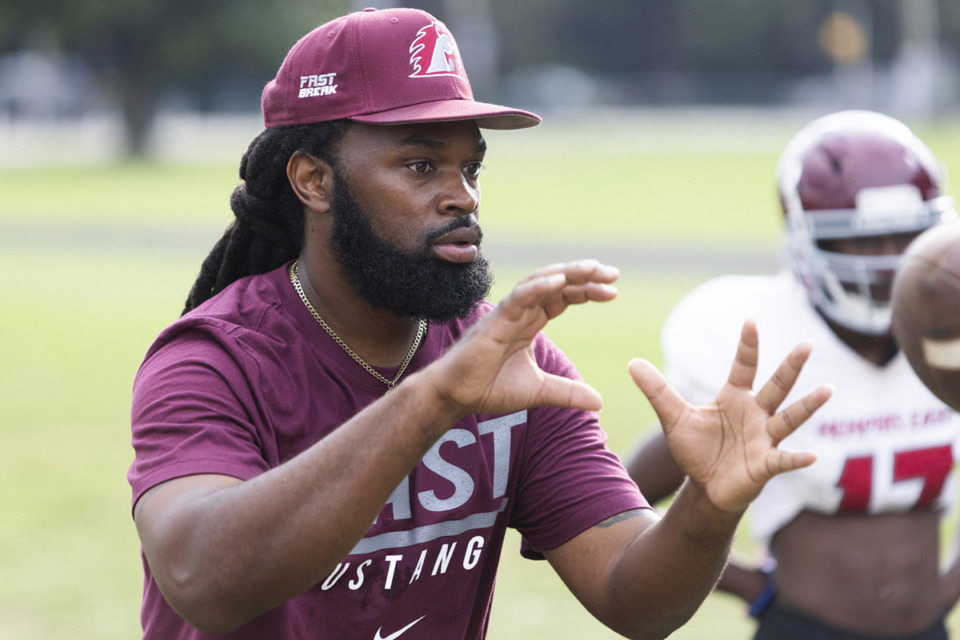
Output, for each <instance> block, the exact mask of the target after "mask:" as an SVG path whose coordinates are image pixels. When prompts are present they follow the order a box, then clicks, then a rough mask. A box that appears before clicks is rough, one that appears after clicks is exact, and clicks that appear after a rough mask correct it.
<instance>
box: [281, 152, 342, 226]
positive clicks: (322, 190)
mask: <svg viewBox="0 0 960 640" xmlns="http://www.w3.org/2000/svg"><path fill="white" fill-rule="evenodd" d="M287 179H288V180H289V181H290V186H292V187H293V192H294V193H295V194H297V197H298V198H299V199H300V202H302V203H303V204H304V205H306V206H308V207H310V208H311V209H313V210H314V211H319V212H321V213H326V212H327V211H329V210H330V204H331V202H332V201H333V167H331V166H330V165H329V164H327V163H326V162H324V161H323V160H321V159H320V158H317V157H315V156H312V155H310V154H309V153H304V152H303V151H297V152H296V153H294V154H293V155H292V156H290V160H289V161H288V162H287Z"/></svg>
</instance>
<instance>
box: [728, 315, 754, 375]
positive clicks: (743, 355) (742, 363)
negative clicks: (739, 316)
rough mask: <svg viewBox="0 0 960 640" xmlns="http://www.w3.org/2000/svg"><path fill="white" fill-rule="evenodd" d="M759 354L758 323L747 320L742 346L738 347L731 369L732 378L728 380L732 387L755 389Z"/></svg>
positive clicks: (742, 336) (741, 336)
mask: <svg viewBox="0 0 960 640" xmlns="http://www.w3.org/2000/svg"><path fill="white" fill-rule="evenodd" d="M758 353H759V340H758V338H757V323H756V322H754V321H753V320H747V321H746V322H744V323H743V329H741V330H740V344H738V345H737V355H736V356H734V359H733V365H732V366H731V367H730V377H729V378H727V381H728V382H729V383H730V384H731V385H733V386H734V387H738V388H740V389H752V388H753V381H754V378H756V376H757V357H758V356H757V354H758Z"/></svg>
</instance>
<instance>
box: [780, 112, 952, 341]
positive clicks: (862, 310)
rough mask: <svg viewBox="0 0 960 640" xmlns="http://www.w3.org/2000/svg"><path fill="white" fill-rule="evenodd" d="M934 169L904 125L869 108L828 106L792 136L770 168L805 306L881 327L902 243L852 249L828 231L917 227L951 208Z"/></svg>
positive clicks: (869, 329) (864, 328) (851, 323)
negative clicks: (892, 249)
mask: <svg viewBox="0 0 960 640" xmlns="http://www.w3.org/2000/svg"><path fill="white" fill-rule="evenodd" d="M943 175H944V172H943V169H942V168H941V166H940V164H939V163H938V162H937V160H936V158H934V156H933V153H931V151H930V150H929V149H928V148H927V146H926V145H925V144H923V142H921V141H920V140H919V139H918V138H917V137H916V136H915V135H914V134H913V133H912V132H911V131H910V129H909V128H908V127H907V126H906V125H904V124H903V123H901V122H900V121H898V120H895V119H894V118H891V117H889V116H886V115H883V114H880V113H876V112H873V111H859V110H857V111H841V112H837V113H833V114H831V115H828V116H824V117H822V118H819V119H817V120H814V121H813V122H811V123H810V124H808V125H807V126H805V127H804V128H803V129H801V130H800V131H799V132H798V133H797V134H796V135H795V136H794V137H793V139H792V140H791V141H790V142H789V143H788V144H787V146H786V147H785V148H784V150H783V153H782V154H781V156H780V159H779V161H778V162H777V169H776V176H777V186H778V189H779V192H780V203H781V205H782V207H783V213H784V216H785V233H784V241H785V242H784V244H785V247H784V249H785V257H786V261H787V263H788V264H789V266H790V268H791V269H792V271H793V272H794V274H795V275H796V276H797V278H798V279H799V280H800V282H801V283H803V285H804V287H805V289H806V291H807V295H808V297H809V298H810V302H811V303H812V304H813V305H814V307H816V308H817V309H819V310H820V311H821V313H823V314H824V315H825V316H826V317H827V318H829V319H830V320H832V321H833V322H836V323H837V324H839V325H841V326H844V327H846V328H848V329H851V330H854V331H857V332H859V333H863V334H867V335H888V334H890V331H891V318H892V309H891V304H890V288H891V284H892V281H893V273H894V270H895V269H896V266H897V264H898V262H899V261H900V257H901V255H902V250H901V253H895V254H892V255H891V254H882V255H880V254H878V255H861V253H863V252H861V251H857V252H855V253H854V252H852V251H849V250H847V249H844V250H838V248H837V246H836V245H838V244H844V243H843V242H837V241H841V240H851V239H859V238H874V239H876V238H878V237H881V236H900V235H901V234H917V233H919V232H921V231H923V230H924V229H927V228H929V227H932V226H933V225H935V224H939V223H940V222H945V221H947V220H949V219H952V218H954V217H956V211H955V208H954V203H953V199H952V198H950V197H949V196H946V195H943V193H942V190H943V187H944V185H943V180H944V178H943ZM910 237H912V236H910V235H908V236H906V238H910ZM846 244H848V245H849V244H850V243H849V242H848V243H846ZM905 244H906V243H905V242H903V241H901V246H904V245H905Z"/></svg>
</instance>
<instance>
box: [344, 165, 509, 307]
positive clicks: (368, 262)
mask: <svg viewBox="0 0 960 640" xmlns="http://www.w3.org/2000/svg"><path fill="white" fill-rule="evenodd" d="M334 190H335V193H334V197H333V203H332V205H333V235H332V242H333V246H334V249H335V250H336V252H337V254H338V257H339V259H340V264H341V265H343V268H344V269H345V270H346V272H347V274H348V276H349V277H350V280H351V282H352V283H353V287H354V289H355V290H356V292H357V294H358V295H359V296H360V298H361V299H363V300H364V301H365V302H366V303H367V304H369V305H370V307H371V308H373V309H386V310H387V311H390V312H391V313H393V314H394V315H397V316H399V317H402V318H425V319H427V320H432V321H435V322H446V321H447V320H452V319H454V318H465V317H466V316H468V315H470V312H471V311H473V309H474V308H475V307H476V306H477V303H479V302H480V301H481V300H483V299H484V298H485V297H486V295H487V293H488V292H489V291H490V285H491V283H492V281H493V278H492V277H491V275H490V272H489V265H488V263H487V260H486V259H485V258H484V257H483V256H482V255H478V256H477V259H476V260H474V261H473V262H468V263H464V264H457V263H452V262H446V261H443V260H439V259H437V258H435V257H433V255H432V254H431V253H430V248H431V245H432V244H433V241H434V240H436V239H437V238H439V237H440V236H442V235H444V234H446V233H449V232H450V231H452V230H454V229H459V228H460V227H470V226H476V219H475V218H473V217H472V216H463V217H458V218H456V219H454V220H453V221H451V222H450V224H448V225H446V226H445V227H444V228H442V229H438V230H435V231H431V232H428V233H425V234H423V235H422V236H421V237H420V238H418V240H417V243H416V244H417V245H418V246H421V247H422V249H420V250H417V251H415V252H413V253H407V252H404V251H401V250H399V249H396V248H394V247H392V246H390V245H389V244H387V243H386V242H385V241H383V240H381V239H380V237H379V236H377V234H376V232H375V231H374V230H373V227H372V226H371V224H370V218H369V216H368V215H367V214H366V213H365V212H364V211H363V210H362V208H361V207H360V205H359V204H357V202H356V200H355V199H354V198H353V196H352V195H351V194H350V190H349V187H348V185H347V181H346V179H344V178H343V176H342V175H341V176H340V177H339V179H338V180H337V183H336V186H335V188H334ZM478 231H479V228H478Z"/></svg>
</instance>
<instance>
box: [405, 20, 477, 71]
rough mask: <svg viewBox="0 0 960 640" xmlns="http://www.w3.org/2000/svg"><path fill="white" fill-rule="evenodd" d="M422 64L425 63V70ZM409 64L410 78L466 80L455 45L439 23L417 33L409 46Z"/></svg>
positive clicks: (434, 23)
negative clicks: (438, 77)
mask: <svg viewBox="0 0 960 640" xmlns="http://www.w3.org/2000/svg"><path fill="white" fill-rule="evenodd" d="M423 62H426V63H427V67H426V69H424V68H423ZM410 64H412V65H413V73H411V74H410V77H411V78H425V77H429V76H459V77H461V78H463V79H464V80H466V79H467V74H466V72H465V71H464V70H463V63H462V62H461V61H460V51H459V50H458V49H457V43H456V41H454V39H453V36H452V35H450V32H449V31H447V28H446V27H445V26H444V25H443V23H441V22H432V23H430V24H429V25H427V26H425V27H423V28H422V29H420V31H418V32H417V37H416V39H415V40H414V41H413V44H411V45H410Z"/></svg>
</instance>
